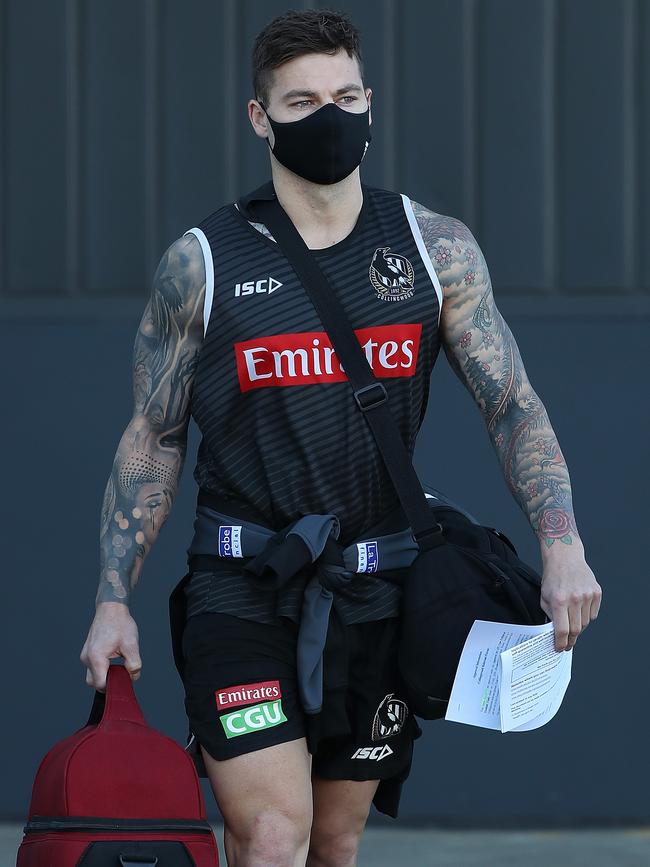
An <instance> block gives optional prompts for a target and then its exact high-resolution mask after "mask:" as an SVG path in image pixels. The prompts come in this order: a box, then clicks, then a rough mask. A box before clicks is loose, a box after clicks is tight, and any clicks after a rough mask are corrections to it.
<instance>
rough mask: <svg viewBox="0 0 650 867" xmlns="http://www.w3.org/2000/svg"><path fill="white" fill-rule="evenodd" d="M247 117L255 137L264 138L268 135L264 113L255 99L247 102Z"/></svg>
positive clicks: (267, 125)
mask: <svg viewBox="0 0 650 867" xmlns="http://www.w3.org/2000/svg"><path fill="white" fill-rule="evenodd" d="M248 117H249V120H250V122H251V124H252V126H253V129H254V131H255V135H257V136H259V137H260V138H266V137H267V136H268V133H269V123H268V120H267V119H266V112H265V111H264V109H263V108H262V106H261V105H260V104H259V102H258V100H256V99H249V101H248Z"/></svg>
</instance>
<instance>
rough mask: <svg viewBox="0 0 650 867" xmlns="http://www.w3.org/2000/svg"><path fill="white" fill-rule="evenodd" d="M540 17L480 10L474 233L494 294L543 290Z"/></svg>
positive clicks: (520, 7)
mask: <svg viewBox="0 0 650 867" xmlns="http://www.w3.org/2000/svg"><path fill="white" fill-rule="evenodd" d="M544 11H545V10H544V3H542V2H536V3H532V4H528V3H521V0H491V2H490V4H489V7H486V6H485V5H484V6H483V7H482V15H481V21H480V34H481V51H480V62H479V69H478V73H479V75H478V78H479V90H478V103H479V118H480V125H479V130H480V132H479V142H480V150H479V153H480V159H479V184H480V186H479V200H480V203H481V208H480V220H479V223H478V231H479V233H480V238H481V240H482V242H483V243H482V246H483V249H484V252H485V254H486V258H487V261H488V265H489V268H490V273H491V277H492V282H493V284H494V285H495V287H498V288H499V289H524V290H525V289H536V288H539V287H540V286H542V285H543V282H544V259H543V254H544V243H543V241H544V238H543V234H544V228H545V227H544V196H545V184H546V182H547V180H548V179H547V178H546V177H545V172H544V165H545V164H544V149H543V145H544V139H543V137H542V135H541V134H540V133H541V128H542V123H543V118H544V95H543V88H544V84H545V79H544V74H543V70H544V62H545V58H544V42H543V38H542V36H543V33H544V27H543V23H544V21H543V18H544ZM513 69H516V71H517V72H516V75H513Z"/></svg>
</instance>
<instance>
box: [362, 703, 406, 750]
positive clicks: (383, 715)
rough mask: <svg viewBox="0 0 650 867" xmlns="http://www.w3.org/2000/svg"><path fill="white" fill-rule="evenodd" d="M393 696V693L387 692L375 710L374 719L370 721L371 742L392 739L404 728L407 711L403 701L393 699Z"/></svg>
mask: <svg viewBox="0 0 650 867" xmlns="http://www.w3.org/2000/svg"><path fill="white" fill-rule="evenodd" d="M394 695H395V693H394V692H389V693H388V695H387V696H386V697H385V698H384V699H383V700H382V701H381V703H380V704H379V707H378V708H377V711H376V713H375V718H374V719H373V721H372V735H371V737H372V740H373V741H380V740H383V738H392V737H393V735H398V734H399V733H400V732H401V731H402V728H403V727H404V723H405V721H406V717H407V716H408V713H409V710H408V707H407V706H406V704H405V703H404V702H403V701H400V700H399V699H398V698H393V696H394Z"/></svg>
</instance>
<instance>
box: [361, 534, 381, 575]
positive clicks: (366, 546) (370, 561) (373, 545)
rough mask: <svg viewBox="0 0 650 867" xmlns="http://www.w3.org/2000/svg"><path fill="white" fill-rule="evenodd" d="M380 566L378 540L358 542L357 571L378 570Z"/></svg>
mask: <svg viewBox="0 0 650 867" xmlns="http://www.w3.org/2000/svg"><path fill="white" fill-rule="evenodd" d="M378 568H379V552H378V550H377V542H376V541H375V542H357V572H376V571H377V569H378Z"/></svg>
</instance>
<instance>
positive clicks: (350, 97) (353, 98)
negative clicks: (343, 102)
mask: <svg viewBox="0 0 650 867" xmlns="http://www.w3.org/2000/svg"><path fill="white" fill-rule="evenodd" d="M343 99H349V100H351V101H352V102H354V100H355V99H356V96H344V97H343ZM348 104H349V103H348Z"/></svg>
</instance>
